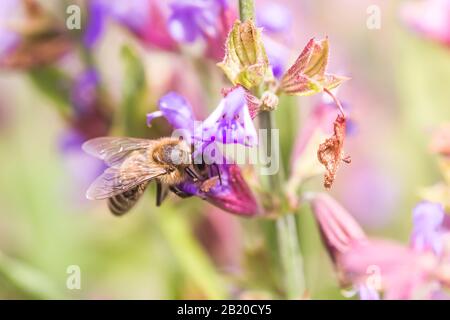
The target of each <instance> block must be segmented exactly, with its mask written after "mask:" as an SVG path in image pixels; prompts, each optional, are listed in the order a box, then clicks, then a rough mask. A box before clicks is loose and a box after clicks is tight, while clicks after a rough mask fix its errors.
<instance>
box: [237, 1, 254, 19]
mask: <svg viewBox="0 0 450 320" xmlns="http://www.w3.org/2000/svg"><path fill="white" fill-rule="evenodd" d="M239 16H240V17H241V20H242V21H245V20H248V19H253V18H254V17H255V4H254V0H239Z"/></svg>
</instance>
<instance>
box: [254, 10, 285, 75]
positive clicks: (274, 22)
mask: <svg viewBox="0 0 450 320" xmlns="http://www.w3.org/2000/svg"><path fill="white" fill-rule="evenodd" d="M292 21H293V16H292V13H291V12H290V11H289V10H288V8H287V7H286V6H284V5H281V4H279V3H276V2H270V3H267V4H265V5H263V6H261V7H258V8H257V12H256V24H257V26H258V27H262V28H263V42H264V48H265V49H266V54H267V57H268V58H269V62H270V66H271V67H272V72H273V75H274V76H275V77H276V78H277V79H280V78H281V76H282V75H283V74H284V73H285V71H286V62H287V60H288V58H289V49H288V48H287V46H286V45H287V43H286V42H287V41H286V39H288V38H289V36H290V34H291V30H292ZM275 37H277V38H280V39H281V40H282V41H276V40H275V39H274V38H275Z"/></svg>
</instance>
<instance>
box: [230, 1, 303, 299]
mask: <svg viewBox="0 0 450 320" xmlns="http://www.w3.org/2000/svg"><path fill="white" fill-rule="evenodd" d="M239 13H240V18H241V20H242V21H245V20H247V19H251V18H253V17H254V15H255V6H254V1H253V0H239ZM259 128H260V129H266V130H267V132H266V134H267V136H266V139H265V140H264V141H263V143H261V146H260V147H261V148H264V150H263V151H264V155H265V157H267V155H268V153H267V151H268V150H271V151H274V152H276V151H277V150H278V152H279V148H272V143H274V141H272V134H271V130H272V129H275V128H276V125H275V119H274V118H273V116H272V113H271V112H268V111H263V112H261V113H260V115H259ZM280 157H281V155H280V154H271V155H270V158H271V161H272V165H276V166H278V165H279V168H278V172H277V173H276V174H273V175H270V176H269V177H268V181H266V183H269V186H266V187H268V188H270V190H272V192H273V193H274V194H275V195H276V196H278V197H279V198H283V197H282V196H283V195H282V192H283V183H284V176H283V175H284V174H283V169H282V168H281V164H282V161H281V160H280ZM273 161H278V163H273ZM265 163H267V162H266V161H265ZM276 228H277V237H278V250H279V253H280V260H281V266H282V271H283V278H284V287H285V292H286V297H287V298H288V299H299V298H301V297H302V296H303V294H304V292H305V282H304V273H303V257H302V254H301V252H300V247H299V237H298V233H297V224H296V222H295V216H294V215H292V214H287V213H280V216H279V218H278V219H277V220H276Z"/></svg>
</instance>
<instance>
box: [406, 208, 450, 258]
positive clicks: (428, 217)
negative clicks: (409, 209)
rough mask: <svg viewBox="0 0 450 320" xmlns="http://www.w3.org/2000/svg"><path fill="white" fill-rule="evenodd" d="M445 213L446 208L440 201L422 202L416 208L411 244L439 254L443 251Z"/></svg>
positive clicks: (419, 248) (418, 248) (417, 248)
mask: <svg viewBox="0 0 450 320" xmlns="http://www.w3.org/2000/svg"><path fill="white" fill-rule="evenodd" d="M444 215H445V213H444V208H443V206H442V205H441V204H439V203H432V202H421V203H419V204H418V205H417V206H416V207H415V208H414V212H413V220H414V229H413V232H412V235H411V245H412V247H413V248H414V249H415V250H419V251H425V250H432V251H433V252H434V253H435V254H437V255H440V254H441V253H442V249H443V241H442V232H441V226H442V223H443V221H444Z"/></svg>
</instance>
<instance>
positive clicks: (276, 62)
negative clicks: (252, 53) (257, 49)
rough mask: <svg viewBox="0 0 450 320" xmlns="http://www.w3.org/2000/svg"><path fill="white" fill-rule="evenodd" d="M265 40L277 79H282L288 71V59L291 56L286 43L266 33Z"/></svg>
mask: <svg viewBox="0 0 450 320" xmlns="http://www.w3.org/2000/svg"><path fill="white" fill-rule="evenodd" d="M263 42H264V48H265V49H266V54H267V57H268V59H269V63H270V66H271V68H272V73H273V75H274V76H275V77H276V78H277V79H281V77H282V76H283V74H284V73H285V72H286V61H287V58H288V57H289V50H288V49H287V48H286V47H285V46H284V45H282V44H280V43H278V42H276V41H274V40H272V39H271V38H270V37H268V36H265V35H263Z"/></svg>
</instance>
